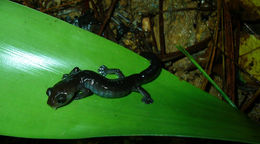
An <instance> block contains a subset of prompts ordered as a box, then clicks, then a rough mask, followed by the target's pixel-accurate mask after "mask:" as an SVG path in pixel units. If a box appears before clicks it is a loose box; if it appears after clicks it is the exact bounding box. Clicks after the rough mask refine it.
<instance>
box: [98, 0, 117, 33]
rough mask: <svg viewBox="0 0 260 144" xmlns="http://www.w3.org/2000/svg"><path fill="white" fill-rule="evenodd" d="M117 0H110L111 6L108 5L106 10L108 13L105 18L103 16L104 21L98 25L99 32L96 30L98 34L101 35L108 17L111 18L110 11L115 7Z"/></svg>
mask: <svg viewBox="0 0 260 144" xmlns="http://www.w3.org/2000/svg"><path fill="white" fill-rule="evenodd" d="M117 2H118V0H113V1H112V4H111V6H110V8H109V10H108V14H107V15H106V18H105V20H104V23H103V24H102V25H101V27H100V30H99V32H98V35H102V33H103V31H104V29H105V27H106V25H107V23H108V21H109V20H110V18H111V14H112V12H113V10H114V8H115V6H116V3H117Z"/></svg>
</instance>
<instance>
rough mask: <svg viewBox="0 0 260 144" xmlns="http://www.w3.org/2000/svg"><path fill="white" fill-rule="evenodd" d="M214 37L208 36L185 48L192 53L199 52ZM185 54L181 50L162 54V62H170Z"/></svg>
mask: <svg viewBox="0 0 260 144" xmlns="http://www.w3.org/2000/svg"><path fill="white" fill-rule="evenodd" d="M211 39H212V37H208V38H206V39H205V40H203V41H201V42H198V43H196V44H194V45H192V46H190V47H187V48H185V49H186V50H187V51H188V52H189V53H190V54H193V53H197V52H199V51H201V50H204V49H205V48H207V46H208V43H209V41H210V40H211ZM184 57H185V55H184V54H183V53H182V52H180V51H176V52H172V53H168V54H166V55H160V58H161V60H162V62H168V61H173V62H174V61H177V60H179V59H181V58H184Z"/></svg>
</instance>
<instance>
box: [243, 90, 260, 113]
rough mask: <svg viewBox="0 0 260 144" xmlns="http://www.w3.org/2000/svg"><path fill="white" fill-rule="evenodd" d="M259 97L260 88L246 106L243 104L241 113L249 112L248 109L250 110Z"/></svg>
mask: <svg viewBox="0 0 260 144" xmlns="http://www.w3.org/2000/svg"><path fill="white" fill-rule="evenodd" d="M259 96H260V88H258V90H257V91H256V92H255V94H254V95H253V97H252V98H251V99H250V100H249V101H248V102H247V103H246V104H244V105H243V106H242V107H241V111H243V112H247V111H248V110H249V108H251V107H252V106H253V104H254V103H255V101H256V100H257V99H258V98H259Z"/></svg>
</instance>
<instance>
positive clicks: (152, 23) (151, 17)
mask: <svg viewBox="0 0 260 144" xmlns="http://www.w3.org/2000/svg"><path fill="white" fill-rule="evenodd" d="M149 19H150V27H151V34H152V39H153V45H154V50H155V52H156V53H157V54H158V52H159V50H158V47H157V42H156V38H155V33H154V29H153V27H154V17H153V16H149Z"/></svg>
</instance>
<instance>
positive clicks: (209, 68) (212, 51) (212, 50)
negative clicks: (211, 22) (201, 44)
mask: <svg viewBox="0 0 260 144" xmlns="http://www.w3.org/2000/svg"><path fill="white" fill-rule="evenodd" d="M220 11H221V7H220V4H218V13H217V24H216V28H215V35H214V43H213V45H212V47H211V48H210V56H209V61H208V62H207V65H206V68H205V71H206V72H207V74H208V75H210V74H211V71H212V66H213V62H214V59H215V53H216V48H217V42H218V37H219V30H218V29H219V21H220ZM207 84H208V80H207V79H206V78H204V79H203V82H202V85H201V89H203V90H205V89H206V87H207Z"/></svg>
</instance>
